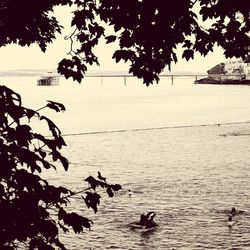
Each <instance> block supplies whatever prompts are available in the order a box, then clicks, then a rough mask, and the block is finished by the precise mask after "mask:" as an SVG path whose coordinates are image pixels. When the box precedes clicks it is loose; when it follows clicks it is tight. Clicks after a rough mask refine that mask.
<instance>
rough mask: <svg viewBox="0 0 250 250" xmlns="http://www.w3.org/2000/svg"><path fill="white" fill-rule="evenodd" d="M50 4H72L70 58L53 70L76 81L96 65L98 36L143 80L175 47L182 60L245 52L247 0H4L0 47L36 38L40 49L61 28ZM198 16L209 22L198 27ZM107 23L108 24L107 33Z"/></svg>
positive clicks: (171, 57) (173, 57) (154, 76)
mask: <svg viewBox="0 0 250 250" xmlns="http://www.w3.org/2000/svg"><path fill="white" fill-rule="evenodd" d="M56 5H69V6H71V7H72V8H74V9H75V11H74V15H73V19H72V22H71V26H72V27H73V28H74V32H73V33H72V34H71V35H70V36H69V37H68V39H69V40H70V43H71V45H70V46H71V48H70V53H69V55H70V57H69V58H67V59H63V60H62V61H61V62H60V63H59V65H58V72H59V73H60V74H63V75H64V76H65V77H66V78H69V77H72V78H73V79H74V80H77V81H78V82H81V80H82V79H83V77H84V74H85V73H86V71H87V65H92V64H94V63H95V64H97V65H98V64H99V63H98V58H97V56H96V55H95V54H94V53H93V48H94V47H95V46H96V45H97V44H98V42H99V40H100V38H102V37H104V38H106V41H107V43H113V42H115V41H117V42H118V43H119V46H120V49H119V50H117V51H115V52H114V54H113V58H114V59H115V61H116V62H119V61H120V60H124V61H129V62H130V68H129V72H130V73H132V74H133V75H135V76H137V77H138V78H143V81H144V83H146V84H147V85H149V84H150V83H153V82H154V81H156V82H158V80H159V77H158V76H159V74H160V73H161V72H162V71H163V70H164V68H165V67H166V66H168V67H169V68H170V65H171V63H172V62H174V63H176V62H177V60H178V58H177V54H176V48H177V46H179V47H182V48H183V53H182V57H183V58H186V59H187V60H189V59H193V58H194V52H199V53H200V54H202V55H204V56H205V55H207V54H208V52H210V51H213V48H214V45H218V46H220V47H222V48H223V49H224V54H225V56H226V57H233V56H235V57H241V58H245V57H246V56H247V55H248V53H249V46H250V38H249V32H250V18H249V13H250V4H249V1H247V0H237V1H236V0H230V1H228V0H193V1H191V0H175V1H170V2H169V1H168V2H167V1H165V0H155V1H152V0H129V1H124V0H50V1H49V0H36V1H32V0H23V1H19V0H5V1H1V3H0V46H4V45H6V44H8V43H18V44H20V45H22V46H24V45H30V44H31V43H38V45H39V46H40V48H41V49H42V51H45V49H46V45H47V44H48V43H50V42H52V40H53V39H54V38H55V33H56V32H60V31H61V26H60V25H59V24H58V22H57V20H56V18H55V17H53V15H49V14H50V13H51V11H52V10H53V6H56ZM194 7H195V8H197V9H198V11H194ZM198 19H201V20H202V21H203V22H205V21H206V20H209V21H210V22H211V23H210V25H209V26H208V27H203V26H204V25H203V23H202V22H201V21H198ZM107 25H108V26H112V27H113V32H112V34H108V31H107V30H106V29H105V27H107ZM74 41H76V42H77V44H79V46H78V48H77V49H73V42H74Z"/></svg>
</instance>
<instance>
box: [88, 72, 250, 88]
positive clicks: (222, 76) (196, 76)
mask: <svg viewBox="0 0 250 250" xmlns="http://www.w3.org/2000/svg"><path fill="white" fill-rule="evenodd" d="M85 77H100V79H101V84H103V80H104V78H115V77H117V78H123V83H124V86H126V84H127V79H128V78H132V77H136V76H134V75H129V74H114V75H108V74H106V75H105V74H102V75H86V76H85ZM159 77H160V78H170V79H171V84H172V85H173V84H174V79H176V78H183V77H191V78H193V79H194V82H197V81H198V80H199V79H201V78H210V79H211V80H214V81H216V82H217V83H222V82H223V81H225V80H232V81H244V80H245V79H250V75H241V74H230V75H229V74H211V75H210V74H163V75H159Z"/></svg>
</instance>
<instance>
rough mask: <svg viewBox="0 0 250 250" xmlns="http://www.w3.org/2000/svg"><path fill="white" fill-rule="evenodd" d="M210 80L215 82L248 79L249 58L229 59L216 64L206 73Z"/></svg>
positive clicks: (249, 71)
mask: <svg viewBox="0 0 250 250" xmlns="http://www.w3.org/2000/svg"><path fill="white" fill-rule="evenodd" d="M207 73H208V76H209V77H210V78H213V79H216V80H243V79H248V80H249V79H250V57H247V58H246V59H245V60H242V59H229V60H227V61H226V62H225V63H220V64H217V65H216V66H215V67H213V68H211V69H210V70H208V71H207Z"/></svg>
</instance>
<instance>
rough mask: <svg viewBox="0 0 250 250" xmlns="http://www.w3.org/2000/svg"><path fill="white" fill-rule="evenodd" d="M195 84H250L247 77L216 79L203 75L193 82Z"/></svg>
mask: <svg viewBox="0 0 250 250" xmlns="http://www.w3.org/2000/svg"><path fill="white" fill-rule="evenodd" d="M194 83H195V84H217V85H246V86H250V80H248V79H242V80H238V79H220V80H217V79H215V78H212V77H205V78H202V79H199V80H196V81H195V82H194Z"/></svg>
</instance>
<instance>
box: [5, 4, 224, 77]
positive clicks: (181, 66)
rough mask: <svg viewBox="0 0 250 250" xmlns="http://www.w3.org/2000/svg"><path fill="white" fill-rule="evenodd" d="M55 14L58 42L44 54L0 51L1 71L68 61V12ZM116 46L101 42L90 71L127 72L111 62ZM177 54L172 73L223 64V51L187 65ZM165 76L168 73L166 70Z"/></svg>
mask: <svg viewBox="0 0 250 250" xmlns="http://www.w3.org/2000/svg"><path fill="white" fill-rule="evenodd" d="M55 14H56V16H57V17H58V19H59V21H60V23H61V24H62V25H63V26H64V29H63V30H62V34H61V35H57V39H56V40H55V41H54V43H53V44H49V45H48V48H47V51H46V53H43V52H42V51H41V50H40V49H39V47H38V46H37V45H31V46H30V47H20V46H18V45H9V46H6V47H2V48H0V58H1V60H0V70H1V71H4V70H18V69H20V70H29V69H50V70H56V68H57V64H58V62H59V61H60V60H61V59H63V58H65V57H66V58H67V52H68V51H69V46H70V44H69V41H67V40H65V39H64V37H65V36H67V35H69V34H70V33H71V32H70V31H71V30H72V29H71V28H70V20H71V11H70V10H69V9H68V8H65V7H59V8H56V9H55ZM115 48H116V46H115V45H114V44H108V45H106V44H105V41H102V43H100V44H99V45H98V47H97V48H96V55H97V56H98V57H99V62H100V64H101V65H100V67H97V66H92V67H89V70H90V71H125V72H127V71H128V66H129V63H127V64H125V63H123V62H120V63H118V64H117V63H115V61H114V60H113V59H112V54H113V52H114V49H115ZM178 52H179V57H178V58H179V61H178V63H177V64H173V65H172V68H171V71H172V72H180V71H184V72H185V71H190V72H192V71H195V72H204V73H205V72H206V71H207V70H208V69H210V68H211V67H213V66H214V65H216V64H217V63H220V62H224V61H225V57H224V56H223V52H222V49H220V48H216V49H215V51H214V52H213V53H210V54H209V55H208V56H207V57H205V58H204V57H202V56H201V55H199V54H198V53H197V54H195V59H194V60H190V61H189V62H187V61H186V60H182V59H181V51H178ZM165 72H168V69H166V71H165Z"/></svg>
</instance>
